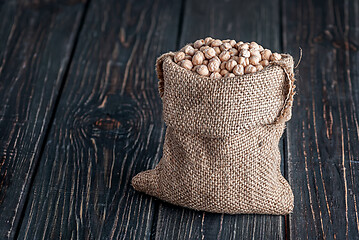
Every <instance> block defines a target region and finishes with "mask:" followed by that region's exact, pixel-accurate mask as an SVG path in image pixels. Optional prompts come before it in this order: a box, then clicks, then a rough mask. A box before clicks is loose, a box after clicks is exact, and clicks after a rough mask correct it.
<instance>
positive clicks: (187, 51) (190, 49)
mask: <svg viewBox="0 0 359 240" xmlns="http://www.w3.org/2000/svg"><path fill="white" fill-rule="evenodd" d="M183 51H184V53H185V54H187V55H190V56H193V54H194V48H193V47H192V46H191V45H186V46H185V47H184V48H183Z"/></svg>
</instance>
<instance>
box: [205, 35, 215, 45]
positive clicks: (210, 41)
mask: <svg viewBox="0 0 359 240" xmlns="http://www.w3.org/2000/svg"><path fill="white" fill-rule="evenodd" d="M213 40H214V39H213V38H211V37H206V38H205V39H204V44H206V45H207V46H208V45H210V44H211V43H212V42H213Z"/></svg>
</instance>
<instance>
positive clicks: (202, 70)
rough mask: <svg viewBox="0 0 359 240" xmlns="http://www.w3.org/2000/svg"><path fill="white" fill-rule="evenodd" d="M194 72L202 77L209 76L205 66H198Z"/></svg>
mask: <svg viewBox="0 0 359 240" xmlns="http://www.w3.org/2000/svg"><path fill="white" fill-rule="evenodd" d="M196 72H197V73H198V74H200V75H202V76H208V75H209V71H208V68H207V66H206V65H199V66H198V67H197V68H196Z"/></svg>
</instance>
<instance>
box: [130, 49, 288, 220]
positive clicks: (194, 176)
mask: <svg viewBox="0 0 359 240" xmlns="http://www.w3.org/2000/svg"><path fill="white" fill-rule="evenodd" d="M156 70H157V74H158V78H159V85H158V87H159V92H160V95H161V98H162V101H163V118H164V121H165V123H166V125H167V129H166V135H165V141H164V146H163V156H162V158H161V160H160V162H159V164H158V165H157V166H156V167H155V169H152V170H147V171H144V172H141V173H139V174H137V175H136V176H135V177H134V178H133V179H132V185H133V187H134V188H135V189H136V190H138V191H141V192H144V193H146V194H149V195H152V196H155V197H157V198H159V199H162V200H164V201H167V202H170V203H172V204H175V205H179V206H183V207H187V208H191V209H196V210H202V211H208V212H217V213H229V214H240V213H257V214H276V215H284V214H288V213H290V212H291V211H292V209H293V193H292V190H291V188H290V185H289V184H288V182H287V181H286V179H285V178H284V177H283V176H282V175H281V172H280V162H281V155H280V151H279V147H278V143H279V140H280V138H281V136H282V134H283V131H284V128H285V122H286V121H288V120H289V119H290V118H291V115H292V114H291V113H292V102H293V96H294V94H295V92H294V89H295V86H294V81H295V79H294V74H293V58H292V57H291V56H290V55H288V54H282V59H281V60H280V61H277V62H274V63H273V64H272V65H270V66H268V67H265V68H264V69H263V70H262V71H259V72H256V73H252V74H246V75H243V76H237V77H233V78H220V79H211V78H207V77H203V76H200V75H198V74H196V73H193V72H191V71H188V70H186V69H184V68H182V67H180V66H178V65H177V64H176V63H175V62H174V61H173V53H171V52H170V53H167V54H164V55H162V56H161V57H159V58H158V60H157V63H156Z"/></svg>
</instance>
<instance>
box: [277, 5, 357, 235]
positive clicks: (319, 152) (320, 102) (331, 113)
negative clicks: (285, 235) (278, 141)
mask: <svg viewBox="0 0 359 240" xmlns="http://www.w3.org/2000/svg"><path fill="white" fill-rule="evenodd" d="M283 2H284V3H285V4H284V7H283V11H284V28H283V29H284V32H283V34H284V47H285V50H286V51H288V52H290V53H292V54H294V55H298V54H297V52H298V47H299V46H301V47H302V48H303V59H302V61H301V63H300V66H299V74H298V75H297V78H298V80H297V86H298V94H297V95H296V99H295V104H294V111H293V117H292V120H291V121H290V122H289V124H288V128H287V132H288V138H287V139H288V144H287V145H288V152H289V165H288V167H289V169H288V170H289V178H290V183H291V186H292V188H293V190H294V196H295V207H294V213H293V214H292V215H291V217H290V236H291V238H292V239H358V236H359V221H358V208H359V206H358V200H359V188H358V184H357V182H358V181H359V179H358V176H359V165H358V164H359V161H358V156H359V148H358V146H359V139H358V138H359V126H358V117H359V116H358V106H359V91H358V89H359V81H358V80H359V75H358V64H359V54H358V43H359V18H358V14H359V3H358V1H340V0H335V1H283Z"/></svg>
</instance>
